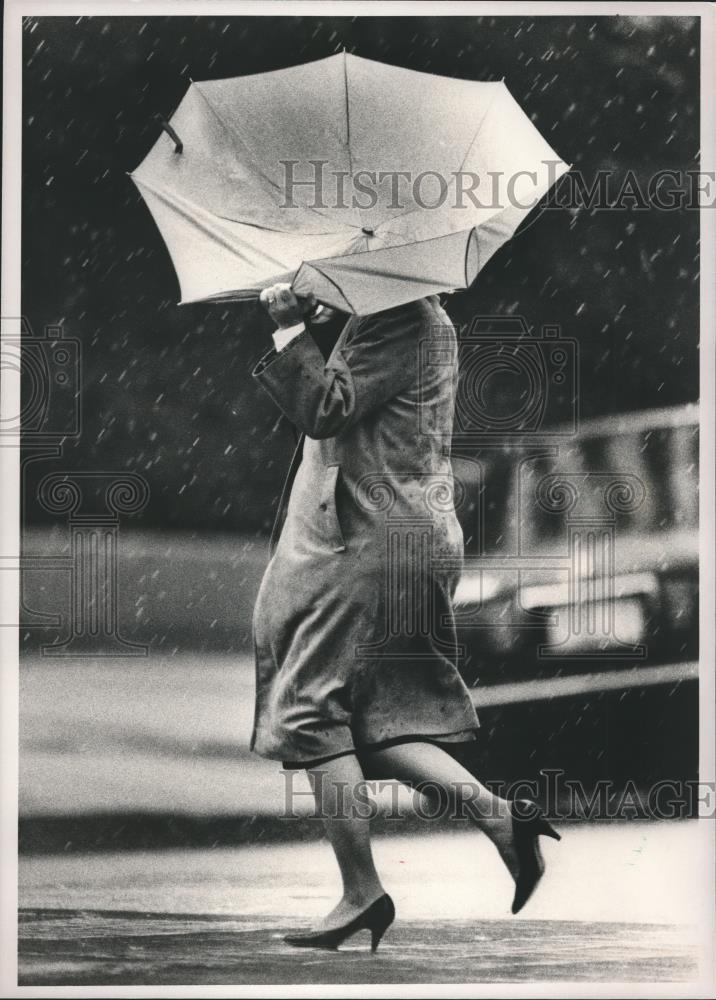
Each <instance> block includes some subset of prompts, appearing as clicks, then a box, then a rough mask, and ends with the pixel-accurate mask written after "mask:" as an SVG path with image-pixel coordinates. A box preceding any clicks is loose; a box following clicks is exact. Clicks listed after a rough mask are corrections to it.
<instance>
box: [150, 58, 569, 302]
mask: <svg viewBox="0 0 716 1000" xmlns="http://www.w3.org/2000/svg"><path fill="white" fill-rule="evenodd" d="M163 125H164V131H163V132H162V133H161V134H160V136H159V139H158V140H157V142H156V144H155V145H154V147H153V148H152V150H151V151H150V152H149V154H148V155H147V157H146V158H145V159H144V161H143V162H142V163H141V164H140V166H139V167H138V168H137V169H136V170H135V171H134V172H133V173H132V174H131V176H132V178H133V180H134V182H135V183H136V185H137V186H138V188H139V190H140V192H141V193H142V196H143V197H144V199H145V201H146V203H147V205H148V207H149V209H150V211H151V213H152V215H153V217H154V219H155V221H156V224H157V226H158V227H159V230H160V232H161V234H162V236H163V238H164V240H165V242H166V244H167V247H168V249H169V253H170V254H171V257H172V260H173V263H174V266H175V269H176V272H177V276H178V279H179V284H180V287H181V301H182V302H197V301H202V300H214V301H222V300H227V299H240V298H245V297H251V296H256V295H258V293H259V292H260V290H261V289H262V288H265V287H267V286H268V285H270V284H273V283H274V282H276V281H290V282H292V284H293V288H294V291H295V292H296V293H297V294H299V295H308V294H309V293H310V292H312V293H313V294H314V295H315V296H316V299H317V300H318V301H319V302H323V303H325V304H327V305H330V306H333V307H335V308H338V309H341V310H343V311H345V312H350V313H358V314H365V313H371V312H377V311H380V310H382V309H387V308H390V307H392V306H396V305H400V304H402V303H404V302H408V301H411V300H413V299H417V298H421V297H423V296H425V295H430V294H434V293H435V292H440V291H445V290H451V289H455V288H466V287H468V286H469V285H470V284H471V283H472V282H473V281H474V279H475V277H476V276H477V274H478V272H479V271H480V270H481V268H483V267H484V266H485V264H486V263H487V261H488V260H489V259H490V257H492V255H493V254H494V253H495V252H496V251H497V250H498V249H499V248H500V247H501V246H502V245H503V244H504V243H505V242H506V241H507V240H508V239H509V238H510V237H511V236H512V235H513V233H514V232H515V230H516V229H517V227H518V226H519V224H520V223H521V222H522V221H523V219H524V218H525V217H526V216H527V215H528V214H529V212H530V211H531V210H532V208H533V207H534V206H535V205H536V204H537V202H538V201H539V200H540V198H541V197H542V196H543V195H544V194H545V193H546V192H547V191H548V190H549V188H550V187H551V186H552V185H553V184H554V183H555V181H556V180H557V179H558V178H559V177H560V176H561V175H562V174H563V173H564V172H565V171H566V170H568V169H569V168H568V166H567V165H566V164H565V163H563V162H562V160H560V159H559V157H558V156H557V155H556V154H555V152H554V151H553V150H552V149H551V147H550V146H549V145H548V143H547V142H545V140H544V139H543V138H542V136H541V135H540V133H539V132H538V130H537V129H536V128H535V127H534V125H533V124H532V123H531V122H530V120H529V118H528V117H527V116H526V115H525V113H524V112H523V111H522V109H521V108H520V107H519V105H518V104H517V102H516V101H515V100H514V98H513V97H512V96H511V95H510V93H509V91H508V89H507V87H506V86H505V84H504V83H493V82H474V81H470V80H459V79H452V78H448V77H442V76H435V75H433V74H429V73H419V72H415V71H413V70H407V69H401V68H399V67H396V66H389V65H386V64H385V63H379V62H374V61H372V60H369V59H362V58H359V57H357V56H354V55H349V54H347V53H345V52H344V53H342V54H339V55H335V56H330V57H329V58H327V59H321V60H318V61H316V62H312V63H307V64H305V65H301V66H295V67H292V68H290V69H284V70H278V71H275V72H270V73H259V74H255V75H251V76H244V77H237V78H234V79H227V80H211V81H205V82H202V83H194V82H192V84H191V86H190V87H189V89H188V91H187V93H186V95H185V96H184V98H183V100H182V102H181V104H180V105H179V107H178V108H177V110H176V112H175V113H174V115H173V116H172V118H171V120H170V122H163Z"/></svg>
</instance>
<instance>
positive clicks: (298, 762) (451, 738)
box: [252, 722, 480, 770]
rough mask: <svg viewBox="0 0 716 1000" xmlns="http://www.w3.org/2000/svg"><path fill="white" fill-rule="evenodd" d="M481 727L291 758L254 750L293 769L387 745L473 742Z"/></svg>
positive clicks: (403, 736) (413, 735)
mask: <svg viewBox="0 0 716 1000" xmlns="http://www.w3.org/2000/svg"><path fill="white" fill-rule="evenodd" d="M479 729H480V723H479V722H477V723H476V724H475V725H474V726H468V727H467V728H462V729H454V730H451V731H450V732H448V733H414V732H413V733H402V734H400V735H396V736H389V737H386V739H384V740H375V741H373V742H371V743H354V744H352V745H351V746H347V747H344V748H343V749H340V750H339V749H336V750H332V751H330V752H329V753H326V754H322V755H321V756H320V757H300V758H299V757H296V758H293V759H290V760H289V759H288V758H286V757H284V756H283V755H279V754H272V753H261V751H258V750H254V753H258V755H259V756H260V757H267V758H269V759H270V760H280V761H281V763H282V765H283V767H284V768H286V769H289V770H291V769H297V768H306V767H312V766H315V765H317V764H323V763H325V762H327V761H329V760H336V759H337V758H338V757H348V756H350V755H355V756H357V757H359V756H361V755H362V754H366V753H373V752H375V751H376V750H385V749H386V748H387V747H391V746H396V745H398V744H401V743H450V744H451V745H459V744H461V743H473V742H474V741H475V740H477V738H478V731H479ZM252 749H253V748H252Z"/></svg>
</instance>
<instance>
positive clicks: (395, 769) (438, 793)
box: [361, 742, 519, 878]
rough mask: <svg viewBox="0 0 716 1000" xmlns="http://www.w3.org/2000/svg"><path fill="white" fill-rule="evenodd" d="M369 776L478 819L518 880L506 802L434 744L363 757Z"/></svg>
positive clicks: (402, 746) (390, 749)
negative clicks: (390, 780)
mask: <svg viewBox="0 0 716 1000" xmlns="http://www.w3.org/2000/svg"><path fill="white" fill-rule="evenodd" d="M361 760H362V761H363V766H364V771H365V774H366V777H369V778H371V779H375V778H395V779H397V780H398V781H402V782H403V783H404V784H406V785H409V786H410V787H411V788H415V789H417V790H418V791H420V792H422V793H423V794H424V795H427V796H428V797H429V798H431V799H433V800H439V801H440V803H441V804H442V805H444V806H447V807H449V808H450V811H451V813H452V812H453V810H457V811H458V815H465V816H467V817H468V818H470V819H472V820H474V822H475V823H476V824H477V826H478V827H479V828H480V829H481V830H483V831H484V832H485V833H486V834H487V836H488V837H489V838H490V840H491V841H492V843H493V844H494V845H495V847H496V848H497V850H498V851H499V853H500V857H501V858H502V860H503V861H504V863H505V865H506V866H507V868H508V869H509V871H510V874H511V875H512V877H513V878H516V876H517V872H518V870H519V862H518V860H517V855H516V854H515V850H514V843H513V834H512V817H511V814H510V811H509V807H508V803H507V800H506V799H502V798H500V797H499V796H498V795H494V794H493V793H492V792H491V791H490V790H489V789H488V788H486V787H485V786H484V785H483V784H482V783H481V782H480V781H478V780H477V778H476V777H475V776H474V775H473V774H471V773H470V772H469V771H468V770H466V769H465V768H464V767H463V766H462V765H461V764H459V763H458V762H457V761H456V760H455V759H454V758H453V757H451V756H450V754H449V753H446V752H445V751H444V750H442V749H441V748H440V747H438V746H435V745H434V744H432V743H417V742H416V743H402V744H399V745H397V746H393V747H387V748H386V749H384V750H376V751H374V752H372V753H370V754H366V755H365V756H362V757H361Z"/></svg>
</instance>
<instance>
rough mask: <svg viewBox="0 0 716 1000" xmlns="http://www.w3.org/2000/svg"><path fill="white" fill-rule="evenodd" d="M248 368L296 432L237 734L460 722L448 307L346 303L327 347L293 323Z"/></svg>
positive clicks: (364, 735) (328, 735) (446, 731)
mask: <svg viewBox="0 0 716 1000" xmlns="http://www.w3.org/2000/svg"><path fill="white" fill-rule="evenodd" d="M253 375H254V377H255V378H256V380H257V381H258V382H259V383H260V385H261V386H262V387H263V388H264V389H265V390H266V391H267V392H268V393H269V395H270V396H271V397H272V398H273V399H274V400H275V402H276V403H277V404H278V406H279V407H280V408H281V409H282V410H283V412H284V413H285V414H286V416H287V417H288V418H289V419H290V420H291V421H292V422H293V423H294V424H295V425H296V427H297V428H298V429H299V430H300V431H301V432H302V435H303V436H302V439H301V442H300V444H299V447H298V448H297V453H296V455H295V456H294V460H293V463H292V469H291V470H290V472H289V479H288V480H287V485H286V487H285V489H284V498H283V503H282V504H281V505H280V509H279V513H278V522H279V523H278V526H277V527H280V528H281V530H280V534H279V537H278V541H277V542H276V543H275V544H272V549H271V553H270V561H269V564H268V567H267V569H266V572H265V575H264V577H263V580H262V582H261V586H260V588H259V593H258V597H257V600H256V604H255V607H254V615H253V638H254V650H255V657H256V709H255V717H254V728H253V733H252V738H251V748H252V749H253V750H254V751H255V752H256V753H258V754H260V755H262V756H265V757H270V758H275V759H278V760H282V761H283V762H284V763H286V764H288V765H289V766H290V765H293V766H300V765H302V764H306V763H308V762H311V761H315V760H318V759H322V758H326V757H331V756H338V755H340V754H344V753H361V752H365V751H369V750H370V749H372V748H378V747H380V746H381V745H383V744H385V743H386V742H391V741H394V740H398V739H402V738H403V737H405V738H413V737H415V738H420V737H424V738H426V739H438V740H443V739H444V740H446V741H457V740H460V741H461V740H465V739H474V738H475V731H476V729H477V727H478V725H479V723H478V720H477V716H476V714H475V709H474V706H473V704H472V700H471V698H470V695H469V692H468V690H467V688H466V686H465V684H464V682H463V680H462V678H461V677H460V674H459V672H458V669H457V657H458V646H457V642H456V635H455V624H454V618H453V610H452V600H453V597H454V593H455V588H456V586H457V582H458V580H459V576H460V572H461V570H462V564H463V537H462V530H461V527H460V523H459V521H458V519H457V515H456V512H455V502H456V495H455V484H454V480H453V476H452V469H451V465H450V442H451V434H452V425H453V416H454V406H455V392H456V387H457V343H456V336H455V330H454V328H453V326H452V324H451V322H450V319H449V317H448V316H447V314H446V313H445V312H444V310H443V309H442V308H441V307H440V305H439V302H438V300H437V299H436V298H430V299H421V300H419V301H416V302H411V303H408V304H407V305H403V306H399V307H397V308H395V309H390V310H386V311H385V312H381V313H374V314H372V315H367V316H361V317H359V316H353V317H351V318H350V319H349V320H348V322H347V324H346V326H345V327H344V328H343V330H342V332H341V334H340V336H339V338H338V340H337V342H336V344H335V346H334V348H333V350H332V352H331V354H330V356H329V358H328V360H327V361H325V360H324V357H323V355H322V354H321V352H320V351H319V349H318V347H317V345H316V343H315V341H314V340H313V338H312V336H311V334H310V332H309V330H304V331H303V332H302V333H300V334H299V335H298V336H297V337H295V338H294V339H293V340H292V341H290V342H289V344H288V345H287V346H286V347H285V348H284V349H283V350H281V351H279V352H276V351H275V350H271V351H269V352H268V354H266V355H265V356H264V357H263V358H262V359H261V360H260V361H259V363H258V365H257V366H256V368H255V369H254V371H253ZM281 522H282V526H281ZM275 530H276V529H275Z"/></svg>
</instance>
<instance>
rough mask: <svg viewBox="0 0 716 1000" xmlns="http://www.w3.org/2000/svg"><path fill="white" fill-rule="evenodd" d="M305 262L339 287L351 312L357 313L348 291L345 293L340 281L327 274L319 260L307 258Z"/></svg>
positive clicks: (338, 289)
mask: <svg viewBox="0 0 716 1000" xmlns="http://www.w3.org/2000/svg"><path fill="white" fill-rule="evenodd" d="M349 256H350V255H349ZM305 263H306V264H308V265H309V266H310V267H312V268H314V269H315V270H316V271H318V273H319V274H320V275H322V276H323V277H324V278H325V279H326V281H328V282H330V283H331V284H332V285H333V287H334V288H335V289H337V291H338V294H339V295H340V296H342V298H343V299H344V300H345V301H346V302H347V303H348V308H349V309H350V310H351V312H352V313H355V307H354V306H353V303H352V302H351V300H350V299H349V298H348V296H347V295H346V293H345V292H344V291H343V289H342V288H341V286H340V285H339V284H338V282H337V281H334V280H333V278H332V277H331V276H330V275H329V274H326V272H325V271H324V270H323V269H322V268H320V267H319V266H318V262H316V261H310V260H307V261H305Z"/></svg>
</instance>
